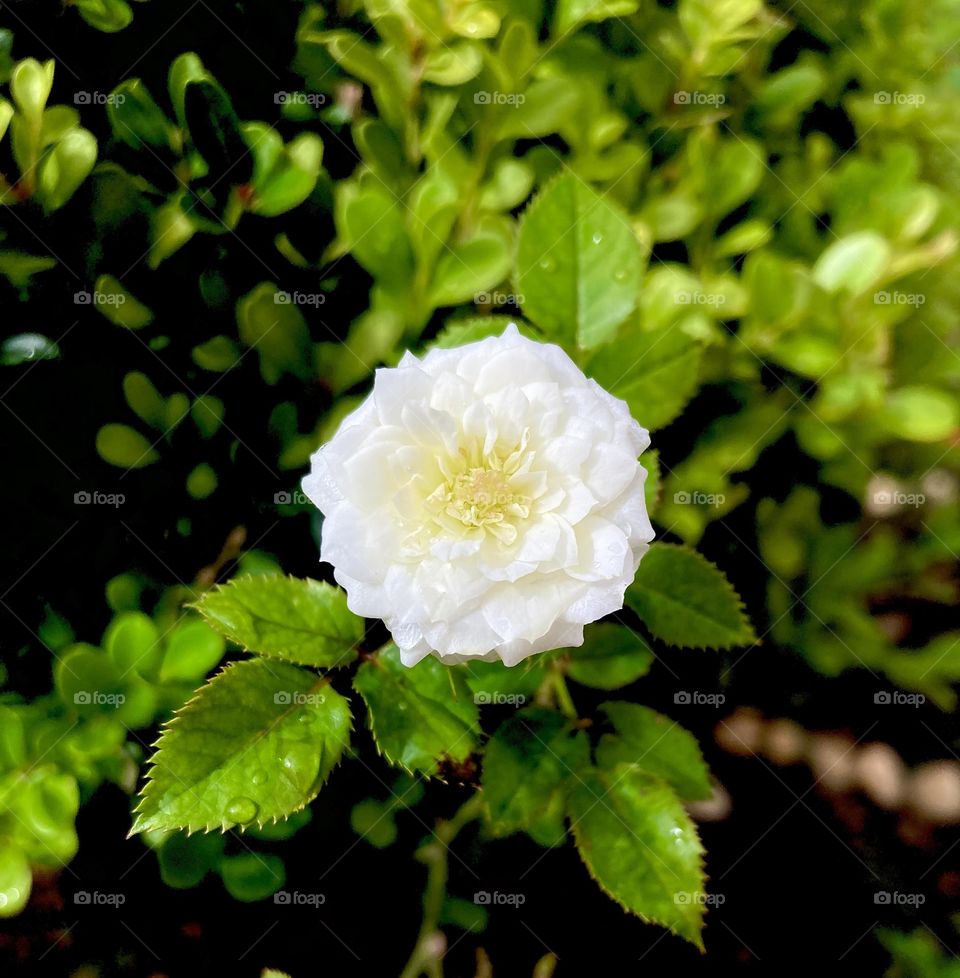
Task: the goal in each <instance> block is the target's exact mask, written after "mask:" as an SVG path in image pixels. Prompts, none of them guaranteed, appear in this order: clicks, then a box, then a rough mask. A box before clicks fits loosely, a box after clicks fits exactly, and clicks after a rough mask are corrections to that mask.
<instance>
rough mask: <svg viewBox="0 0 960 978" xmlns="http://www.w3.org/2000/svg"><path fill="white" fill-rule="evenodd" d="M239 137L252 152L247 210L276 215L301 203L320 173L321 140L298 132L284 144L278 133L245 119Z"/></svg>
mask: <svg viewBox="0 0 960 978" xmlns="http://www.w3.org/2000/svg"><path fill="white" fill-rule="evenodd" d="M241 129H242V131H243V137H244V139H245V140H246V142H247V145H248V146H249V147H250V153H251V154H252V155H253V176H252V177H251V183H252V184H253V188H254V191H255V195H254V199H253V202H252V204H251V208H250V209H251V210H252V211H253V212H254V213H255V214H260V215H261V216H262V217H276V216H277V215H278V214H283V213H285V212H286V211H289V210H292V209H293V208H294V207H296V206H298V205H299V204H302V203H303V202H304V201H305V200H306V199H307V197H309V196H310V194H311V193H312V192H313V188H314V187H315V186H316V184H317V177H318V176H319V175H320V163H321V160H322V159H323V143H322V142H321V141H320V137H319V136H317V135H315V134H314V133H301V134H300V135H299V136H297V137H296V138H295V139H293V140H292V141H291V142H290V143H289V144H288V145H287V146H286V147H285V146H284V145H283V141H282V139H281V138H280V136H279V134H278V133H277V132H276V130H274V129H273V128H271V127H270V126H267V125H265V124H264V123H262V122H245V123H243V125H242V126H241Z"/></svg>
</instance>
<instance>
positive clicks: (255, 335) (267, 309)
mask: <svg viewBox="0 0 960 978" xmlns="http://www.w3.org/2000/svg"><path fill="white" fill-rule="evenodd" d="M237 327H238V331H239V334H240V340H241V341H242V342H243V343H245V344H246V345H247V346H249V347H250V348H251V349H255V350H256V351H257V355H258V356H259V357H260V373H261V375H262V376H263V379H264V380H265V381H266V382H267V383H268V384H271V385H272V384H275V383H276V382H277V381H278V380H279V379H280V378H281V377H282V376H283V375H284V374H285V373H289V374H292V375H293V376H294V377H297V378H299V379H300V380H309V379H311V377H312V365H311V357H310V330H309V329H308V328H307V324H306V321H305V320H304V318H303V313H301V312H300V309H299V307H298V306H295V305H293V304H292V303H291V302H290V297H289V295H287V294H286V293H283V292H281V291H280V290H279V289H278V288H277V287H276V285H274V284H273V283H272V282H261V283H260V285H258V286H256V288H254V289H252V290H251V291H250V292H248V293H247V294H246V295H245V296H242V297H241V298H240V299H239V301H238V302H237Z"/></svg>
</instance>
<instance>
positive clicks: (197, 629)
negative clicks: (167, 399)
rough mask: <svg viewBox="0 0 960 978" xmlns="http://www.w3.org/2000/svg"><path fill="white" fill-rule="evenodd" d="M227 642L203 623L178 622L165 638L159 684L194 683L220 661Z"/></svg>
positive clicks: (191, 621)
mask: <svg viewBox="0 0 960 978" xmlns="http://www.w3.org/2000/svg"><path fill="white" fill-rule="evenodd" d="M225 649H226V643H225V642H224V640H223V638H222V636H220V635H218V634H217V633H216V632H215V631H214V630H213V629H212V628H211V627H210V626H209V625H207V624H206V623H205V622H202V621H198V620H197V619H187V620H186V621H181V622H180V623H179V624H178V625H177V626H176V627H175V628H174V629H173V630H172V631H171V632H170V634H169V635H168V636H167V648H166V651H165V652H164V654H163V662H162V663H161V665H160V675H159V679H160V682H162V683H177V682H184V683H196V682H197V681H198V680H200V679H202V678H203V677H204V676H205V675H206V674H207V673H208V672H209V671H210V670H211V669H212V668H213V667H214V666H215V665H216V664H217V663H218V662H219V661H220V660H221V659H222V658H223V653H224V651H225Z"/></svg>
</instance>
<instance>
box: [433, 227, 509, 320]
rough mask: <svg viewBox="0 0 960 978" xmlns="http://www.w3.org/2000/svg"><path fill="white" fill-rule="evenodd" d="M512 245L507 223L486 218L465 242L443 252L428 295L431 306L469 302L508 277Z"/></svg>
mask: <svg viewBox="0 0 960 978" xmlns="http://www.w3.org/2000/svg"><path fill="white" fill-rule="evenodd" d="M511 263H512V241H511V237H510V224H509V222H508V221H506V220H503V219H500V218H494V217H490V218H488V219H487V220H486V221H484V222H483V223H482V224H481V225H480V226H479V227H478V228H477V230H476V232H475V233H474V234H473V235H472V236H471V237H470V238H468V239H467V240H466V241H462V242H458V243H455V244H453V245H452V246H450V247H448V248H446V249H444V251H443V253H442V254H441V255H440V260H439V261H438V262H437V267H436V270H435V271H434V275H433V284H432V287H431V291H430V304H431V305H433V306H453V305H458V304H459V303H461V302H470V301H472V300H474V299H475V296H476V295H477V293H478V292H483V291H484V290H486V289H491V288H493V287H494V286H495V285H499V284H500V283H501V282H502V281H503V280H504V279H505V278H506V277H507V275H508V274H509V272H510V266H511Z"/></svg>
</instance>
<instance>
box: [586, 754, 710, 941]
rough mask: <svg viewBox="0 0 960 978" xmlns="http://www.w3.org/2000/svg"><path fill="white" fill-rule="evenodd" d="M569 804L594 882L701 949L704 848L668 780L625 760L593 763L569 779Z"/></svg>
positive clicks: (643, 916) (624, 904) (625, 905)
mask: <svg viewBox="0 0 960 978" xmlns="http://www.w3.org/2000/svg"><path fill="white" fill-rule="evenodd" d="M569 811H570V821H571V825H572V827H573V834H574V838H575V839H576V843H577V850H578V851H579V853H580V856H581V858H582V859H583V861H584V863H585V864H586V866H587V869H588V870H589V871H590V875H591V876H592V877H593V878H594V879H595V880H596V881H597V883H598V884H599V885H600V888H601V889H602V890H603V891H604V892H605V893H607V894H608V895H609V896H611V897H612V898H613V899H614V900H616V901H617V903H619V904H620V905H621V906H622V907H623V908H624V909H625V910H627V911H629V912H630V913H634V914H636V915H637V916H638V917H640V918H641V919H642V920H645V921H647V922H648V923H656V924H660V925H662V926H663V927H666V928H668V929H669V930H670V931H672V932H673V933H674V934H677V935H678V936H680V937H683V938H686V939H687V940H688V941H690V942H691V943H692V944H695V945H696V946H697V947H698V948H700V950H703V941H702V939H701V937H700V931H701V928H702V926H703V911H704V902H703V900H702V899H701V897H702V894H703V889H704V885H705V877H704V873H703V866H702V854H703V847H702V846H701V844H700V839H699V837H698V836H697V830H696V828H695V826H694V824H693V822H692V821H691V820H690V816H689V815H687V813H686V811H685V810H684V808H683V805H681V804H680V801H679V799H678V798H677V796H676V795H675V794H674V792H673V790H672V789H671V788H670V786H669V785H667V784H665V783H664V782H663V781H658V780H656V779H654V778H651V777H649V776H648V775H646V774H644V773H643V772H642V771H640V770H638V769H637V768H634V767H632V766H630V765H620V766H619V767H616V768H614V769H612V770H598V769H596V768H591V769H589V770H587V771H584V772H582V774H581V776H580V778H579V779H578V780H577V781H576V782H575V783H574V785H573V788H572V790H571V792H570V803H569Z"/></svg>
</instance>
